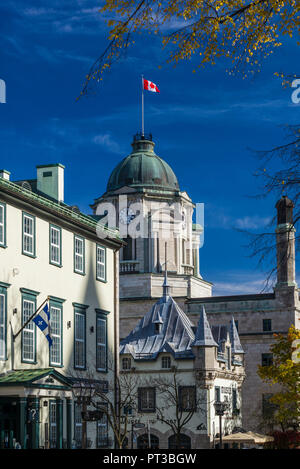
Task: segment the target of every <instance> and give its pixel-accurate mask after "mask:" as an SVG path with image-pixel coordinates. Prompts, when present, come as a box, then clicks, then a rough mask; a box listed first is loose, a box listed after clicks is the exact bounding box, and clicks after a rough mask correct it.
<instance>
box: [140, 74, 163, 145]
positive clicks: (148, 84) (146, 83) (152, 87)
mask: <svg viewBox="0 0 300 469" xmlns="http://www.w3.org/2000/svg"><path fill="white" fill-rule="evenodd" d="M144 90H148V91H152V92H154V93H160V91H159V89H158V87H157V86H156V84H155V83H153V82H152V81H150V80H145V79H144V75H142V137H144V136H145V125H144Z"/></svg>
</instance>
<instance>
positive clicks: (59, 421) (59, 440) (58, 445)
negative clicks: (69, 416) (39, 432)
mask: <svg viewBox="0 0 300 469" xmlns="http://www.w3.org/2000/svg"><path fill="white" fill-rule="evenodd" d="M56 419H57V423H56V430H57V433H56V448H57V449H62V439H63V401H62V399H61V398H57V399H56Z"/></svg>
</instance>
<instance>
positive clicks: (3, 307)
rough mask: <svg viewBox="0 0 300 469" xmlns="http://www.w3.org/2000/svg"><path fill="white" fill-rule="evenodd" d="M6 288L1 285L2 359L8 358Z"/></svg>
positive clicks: (0, 335)
mask: <svg viewBox="0 0 300 469" xmlns="http://www.w3.org/2000/svg"><path fill="white" fill-rule="evenodd" d="M6 315H7V310H6V288H4V287H1V285H0V360H6Z"/></svg>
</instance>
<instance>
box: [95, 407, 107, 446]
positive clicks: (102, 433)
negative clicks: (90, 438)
mask: <svg viewBox="0 0 300 469" xmlns="http://www.w3.org/2000/svg"><path fill="white" fill-rule="evenodd" d="M104 405H105V404H103V405H102V408H103V407H104ZM107 446H108V425H107V414H106V413H104V412H103V414H102V417H101V418H100V419H99V420H97V448H106V447H107Z"/></svg>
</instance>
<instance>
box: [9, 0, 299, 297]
mask: <svg viewBox="0 0 300 469" xmlns="http://www.w3.org/2000/svg"><path fill="white" fill-rule="evenodd" d="M99 6H101V2H99V3H98V2H95V1H94V0H68V1H67V0H60V1H58V0H48V1H47V2H45V1H34V0H26V1H25V0H16V1H10V0H7V1H6V2H5V6H4V5H1V6H0V18H1V20H0V21H1V33H0V38H1V46H2V47H1V51H0V54H1V72H0V78H1V79H4V80H5V82H6V86H7V103H6V104H1V105H0V115H1V127H0V136H1V164H0V166H1V167H2V168H5V169H8V170H9V171H11V173H12V176H11V177H12V180H18V179H23V178H28V179H30V178H34V177H35V171H36V170H35V166H36V165H38V164H47V163H54V162H60V163H63V164H64V165H65V166H66V171H65V200H66V202H67V203H70V204H77V205H78V206H79V207H80V209H81V210H83V211H84V212H86V213H89V212H90V208H89V204H91V203H92V202H93V200H94V198H96V197H98V196H99V195H101V194H102V193H103V192H104V191H105V187H106V183H107V180H108V177H109V175H110V172H111V171H112V169H113V168H114V166H115V165H116V164H117V163H118V162H119V161H120V160H121V159H122V158H123V157H124V156H126V154H128V153H129V152H130V149H131V145H130V144H131V141H132V136H133V135H134V134H135V133H136V132H137V131H140V127H141V124H140V96H141V95H140V92H141V86H140V83H141V82H140V80H141V78H140V77H141V74H144V76H145V78H147V79H149V80H151V81H153V82H155V83H156V84H157V85H158V86H159V88H160V90H161V93H160V94H154V93H147V94H146V95H145V130H146V132H152V134H153V139H154V140H155V142H156V147H155V149H156V153H157V154H158V155H159V156H161V157H162V158H164V159H165V160H166V161H167V162H168V163H169V164H170V165H171V167H172V168H173V170H174V172H175V174H176V175H177V177H178V179H179V184H180V187H181V190H185V191H187V192H188V194H189V195H190V197H191V198H192V199H193V201H194V202H203V203H204V204H205V243H204V246H203V248H202V249H201V253H200V255H201V273H202V275H203V277H204V278H205V279H207V280H209V281H211V282H213V283H214V284H215V289H214V293H215V294H232V293H252V292H256V291H260V288H261V286H262V279H263V278H264V274H263V272H260V271H259V270H257V269H256V261H255V260H254V259H250V258H249V257H248V255H249V251H247V249H246V248H245V247H244V245H245V244H246V243H247V239H246V238H245V237H244V236H243V235H242V234H241V233H240V232H238V231H236V230H235V228H244V229H250V230H254V231H255V230H256V231H261V230H264V226H265V225H266V223H268V222H269V221H270V219H271V217H272V216H273V215H274V213H275V212H274V205H275V201H276V200H275V199H274V197H273V198H272V197H270V198H268V199H264V200H257V199H254V198H253V197H251V196H253V195H255V194H257V193H259V192H260V188H259V184H258V181H257V179H256V178H255V177H254V176H253V173H254V172H255V170H256V169H257V167H258V165H259V161H258V159H257V157H256V156H255V153H254V152H253V151H252V150H263V149H268V148H271V147H272V146H274V145H277V144H280V143H282V142H283V138H284V132H283V128H282V125H284V124H287V123H288V124H295V123H298V120H297V119H298V118H299V111H300V104H299V105H295V104H293V103H292V101H291V89H284V88H282V87H281V83H280V80H278V79H277V78H275V77H274V72H275V71H281V70H284V71H286V72H296V70H295V64H296V63H299V52H298V49H297V48H296V44H295V43H293V42H291V41H289V42H288V43H286V44H284V46H283V47H282V48H280V49H279V50H278V51H277V52H276V53H275V54H273V56H271V57H270V58H268V59H267V60H266V62H265V63H264V66H263V69H262V72H261V73H260V74H257V75H256V76H255V77H254V78H252V79H248V80H243V79H242V78H241V76H236V77H232V76H229V75H227V74H226V72H225V68H226V64H224V62H220V63H218V64H217V65H216V66H214V67H208V68H207V69H201V70H200V71H199V72H197V73H192V70H193V69H194V64H193V63H184V64H183V63H182V64H180V65H179V66H178V67H176V68H173V67H172V66H163V67H162V69H159V68H158V66H159V65H161V64H163V63H164V58H165V55H164V53H163V52H162V51H161V48H160V40H159V38H156V37H152V36H147V37H143V36H141V37H140V38H139V40H137V43H136V46H135V47H134V48H132V49H130V50H129V52H128V56H127V57H126V58H124V59H123V60H122V61H121V62H119V63H117V64H115V66H114V67H113V69H112V70H111V71H110V73H109V74H107V75H106V77H105V79H104V82H103V83H102V84H101V87H99V89H98V90H97V94H95V95H90V96H88V97H87V98H84V99H81V100H79V101H76V97H77V96H78V94H79V93H80V90H81V85H82V83H83V80H84V76H85V74H86V73H87V71H88V69H89V66H90V65H91V63H92V62H93V60H94V59H95V58H96V57H97V56H98V55H99V53H100V52H102V51H103V49H104V47H105V46H106V44H107V40H106V35H107V27H106V25H105V22H104V18H103V16H102V15H101V14H100V13H99V12H98V7H99Z"/></svg>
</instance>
